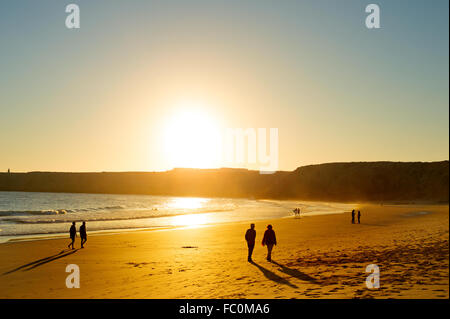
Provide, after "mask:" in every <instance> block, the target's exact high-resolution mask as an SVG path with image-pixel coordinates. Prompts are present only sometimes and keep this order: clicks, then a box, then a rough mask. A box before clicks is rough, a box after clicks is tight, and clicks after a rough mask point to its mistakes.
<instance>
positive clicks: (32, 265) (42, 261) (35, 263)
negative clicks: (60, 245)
mask: <svg viewBox="0 0 450 319" xmlns="http://www.w3.org/2000/svg"><path fill="white" fill-rule="evenodd" d="M77 251H78V248H77V249H74V250H70V251H68V252H65V251H64V250H62V251H60V252H59V253H58V254H56V255H52V256H48V257H45V258H41V259H38V260H35V261H32V262H30V263H28V264H25V265H22V266H19V267H17V268H15V269H13V270H10V271H7V272H5V273H3V274H2V275H8V274H11V273H13V272H16V271H19V270H21V269H23V271H28V270H31V269H33V268H36V267H39V266H41V265H43V264H46V263H49V262H51V261H53V260H56V259H59V258H63V257H66V256H68V255H72V254H74V253H76V252H77ZM27 267H29V268H27Z"/></svg>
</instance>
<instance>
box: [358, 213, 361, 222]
mask: <svg viewBox="0 0 450 319" xmlns="http://www.w3.org/2000/svg"><path fill="white" fill-rule="evenodd" d="M358 224H361V212H360V211H359V210H358Z"/></svg>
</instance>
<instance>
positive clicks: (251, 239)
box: [245, 224, 256, 262]
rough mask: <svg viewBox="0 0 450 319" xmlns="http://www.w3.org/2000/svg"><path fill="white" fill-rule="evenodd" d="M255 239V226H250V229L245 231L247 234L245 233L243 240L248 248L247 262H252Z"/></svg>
mask: <svg viewBox="0 0 450 319" xmlns="http://www.w3.org/2000/svg"><path fill="white" fill-rule="evenodd" d="M255 238H256V231H255V224H250V229H247V232H246V233H245V240H246V241H247V247H248V261H249V262H251V261H252V254H253V249H254V248H255Z"/></svg>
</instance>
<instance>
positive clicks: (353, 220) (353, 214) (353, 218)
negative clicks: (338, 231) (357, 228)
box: [352, 209, 355, 224]
mask: <svg viewBox="0 0 450 319" xmlns="http://www.w3.org/2000/svg"><path fill="white" fill-rule="evenodd" d="M354 223H355V210H354V209H353V210H352V224H354Z"/></svg>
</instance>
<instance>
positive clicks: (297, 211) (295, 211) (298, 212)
mask: <svg viewBox="0 0 450 319" xmlns="http://www.w3.org/2000/svg"><path fill="white" fill-rule="evenodd" d="M293 212H294V215H295V217H296V218H297V217H300V208H295V209H294V210H293Z"/></svg>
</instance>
